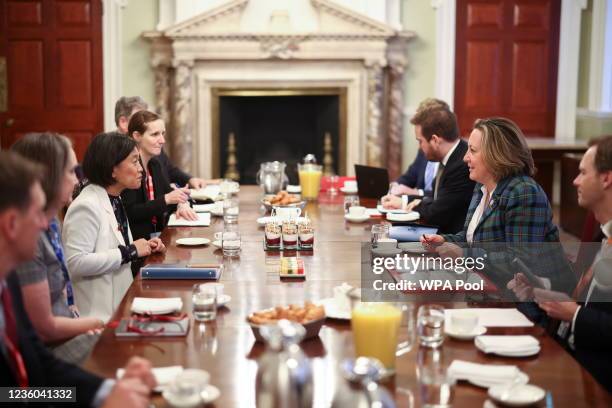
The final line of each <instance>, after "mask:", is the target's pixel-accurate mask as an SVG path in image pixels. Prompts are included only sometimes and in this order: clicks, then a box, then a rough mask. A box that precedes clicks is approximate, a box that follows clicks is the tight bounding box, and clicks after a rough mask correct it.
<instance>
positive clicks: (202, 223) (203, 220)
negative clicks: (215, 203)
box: [168, 213, 210, 227]
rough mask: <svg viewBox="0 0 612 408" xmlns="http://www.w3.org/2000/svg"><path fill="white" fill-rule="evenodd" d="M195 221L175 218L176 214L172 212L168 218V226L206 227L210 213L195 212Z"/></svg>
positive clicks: (208, 223)
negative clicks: (196, 215)
mask: <svg viewBox="0 0 612 408" xmlns="http://www.w3.org/2000/svg"><path fill="white" fill-rule="evenodd" d="M197 214H198V219H197V220H196V221H189V220H186V219H184V218H180V219H178V220H177V219H176V214H172V215H171V216H170V219H169V220H168V226H169V227H208V226H209V225H210V213H197Z"/></svg>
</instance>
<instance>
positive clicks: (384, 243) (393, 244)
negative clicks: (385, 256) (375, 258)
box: [377, 238, 397, 249]
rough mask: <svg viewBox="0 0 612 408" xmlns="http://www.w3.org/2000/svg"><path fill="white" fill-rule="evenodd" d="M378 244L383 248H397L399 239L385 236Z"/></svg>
mask: <svg viewBox="0 0 612 408" xmlns="http://www.w3.org/2000/svg"><path fill="white" fill-rule="evenodd" d="M377 245H378V247H379V248H381V249H393V248H397V239H393V238H383V239H379V240H378V241H377Z"/></svg>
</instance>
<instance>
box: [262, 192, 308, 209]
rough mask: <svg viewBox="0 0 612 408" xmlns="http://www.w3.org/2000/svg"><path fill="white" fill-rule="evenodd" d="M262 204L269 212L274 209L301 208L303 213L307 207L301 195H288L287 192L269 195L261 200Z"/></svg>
mask: <svg viewBox="0 0 612 408" xmlns="http://www.w3.org/2000/svg"><path fill="white" fill-rule="evenodd" d="M261 203H262V204H263V205H264V206H265V207H266V210H267V211H272V208H274V207H299V208H300V209H302V211H303V210H304V207H305V206H306V201H305V200H302V199H301V198H300V196H299V195H295V194H291V193H288V192H287V191H285V190H282V191H279V192H278V193H276V194H267V195H266V196H265V197H264V198H262V199H261Z"/></svg>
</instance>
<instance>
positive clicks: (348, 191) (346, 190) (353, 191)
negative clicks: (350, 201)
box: [340, 187, 359, 194]
mask: <svg viewBox="0 0 612 408" xmlns="http://www.w3.org/2000/svg"><path fill="white" fill-rule="evenodd" d="M340 191H342V192H343V193H344V194H357V192H358V191H359V190H357V189H356V188H346V187H340Z"/></svg>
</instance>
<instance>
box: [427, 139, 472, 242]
mask: <svg viewBox="0 0 612 408" xmlns="http://www.w3.org/2000/svg"><path fill="white" fill-rule="evenodd" d="M466 151H467V143H466V142H465V141H464V140H460V141H459V144H458V145H457V147H456V148H455V151H453V154H451V155H450V157H449V159H448V162H447V163H446V167H445V169H444V172H443V173H442V176H440V187H438V197H437V199H436V200H434V199H433V196H431V197H429V196H426V197H424V198H423V201H422V202H421V204H420V205H419V206H418V207H417V208H416V209H415V211H417V212H418V213H419V214H420V215H421V220H422V221H424V222H425V223H427V224H431V225H436V226H437V227H438V233H439V234H454V233H456V232H459V231H461V230H462V229H463V222H464V221H465V214H466V213H467V210H468V206H469V204H470V199H471V198H472V191H473V190H474V182H473V181H472V180H470V172H469V170H468V167H467V164H465V163H464V162H463V156H465V152H466ZM434 189H435V181H434Z"/></svg>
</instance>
